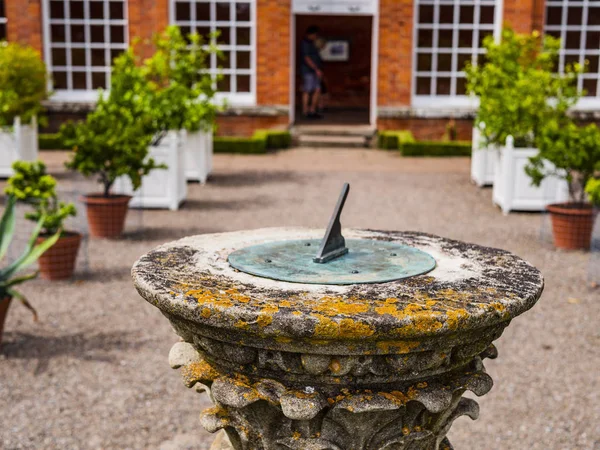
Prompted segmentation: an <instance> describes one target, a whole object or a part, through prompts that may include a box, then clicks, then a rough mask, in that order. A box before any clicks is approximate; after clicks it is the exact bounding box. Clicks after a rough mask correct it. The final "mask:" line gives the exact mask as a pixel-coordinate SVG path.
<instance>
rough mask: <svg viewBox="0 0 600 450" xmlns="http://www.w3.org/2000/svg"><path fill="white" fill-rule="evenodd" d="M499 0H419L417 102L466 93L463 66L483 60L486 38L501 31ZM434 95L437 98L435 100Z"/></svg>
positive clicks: (415, 75) (430, 102)
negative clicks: (497, 0)
mask: <svg viewBox="0 0 600 450" xmlns="http://www.w3.org/2000/svg"><path fill="white" fill-rule="evenodd" d="M496 3H497V2H496V0H417V1H416V2H415V9H416V11H415V23H416V24H417V26H416V27H415V36H414V38H415V39H414V41H415V52H414V64H413V67H414V76H413V84H414V86H413V94H414V100H415V103H417V104H418V103H419V100H422V102H421V103H422V104H432V100H433V101H434V102H439V100H440V97H446V98H449V99H452V98H455V97H457V96H465V95H466V82H465V74H464V71H463V69H464V66H465V64H466V62H467V61H471V62H472V63H474V64H476V63H481V61H482V58H483V57H484V54H485V49H484V48H483V40H484V39H485V37H486V36H493V35H496V34H497V33H499V31H500V30H499V24H500V17H499V14H500V12H501V11H499V9H500V8H499V7H497V5H496ZM432 97H435V100H434V99H432Z"/></svg>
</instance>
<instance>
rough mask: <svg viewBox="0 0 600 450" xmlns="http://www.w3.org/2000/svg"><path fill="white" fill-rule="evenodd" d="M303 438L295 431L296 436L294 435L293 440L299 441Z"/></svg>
mask: <svg viewBox="0 0 600 450" xmlns="http://www.w3.org/2000/svg"><path fill="white" fill-rule="evenodd" d="M301 437H302V435H301V434H300V432H298V431H294V434H292V439H293V440H295V441H297V440H298V439H300V438H301Z"/></svg>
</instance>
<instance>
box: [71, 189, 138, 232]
mask: <svg viewBox="0 0 600 450" xmlns="http://www.w3.org/2000/svg"><path fill="white" fill-rule="evenodd" d="M129 200H131V196H129V195H111V196H110V197H104V196H103V195H102V194H89V195H84V196H83V197H82V201H83V203H85V205H86V209H87V219H88V225H89V227H90V235H91V236H93V237H103V238H114V237H117V236H119V235H120V234H121V233H122V232H123V228H124V226H125V216H126V215H127V210H128V209H129Z"/></svg>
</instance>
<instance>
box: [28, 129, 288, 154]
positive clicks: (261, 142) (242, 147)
mask: <svg viewBox="0 0 600 450" xmlns="http://www.w3.org/2000/svg"><path fill="white" fill-rule="evenodd" d="M38 142H39V146H40V150H67V147H66V146H65V145H64V144H63V143H62V141H61V139H60V135H59V134H58V133H40V134H39V137H38ZM291 145H292V135H291V134H290V132H289V131H287V130H257V131H256V132H255V133H254V135H253V136H252V137H250V138H247V137H219V136H215V137H214V151H215V153H251V154H256V153H265V152H266V151H267V149H269V150H271V149H282V148H289V147H291Z"/></svg>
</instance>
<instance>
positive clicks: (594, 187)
mask: <svg viewBox="0 0 600 450" xmlns="http://www.w3.org/2000/svg"><path fill="white" fill-rule="evenodd" d="M598 170H599V171H600V168H599V169H598ZM585 192H586V194H587V195H588V196H589V198H590V201H591V202H592V204H593V205H595V206H598V207H600V177H599V178H590V179H589V180H588V182H587V184H586V186H585Z"/></svg>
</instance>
